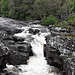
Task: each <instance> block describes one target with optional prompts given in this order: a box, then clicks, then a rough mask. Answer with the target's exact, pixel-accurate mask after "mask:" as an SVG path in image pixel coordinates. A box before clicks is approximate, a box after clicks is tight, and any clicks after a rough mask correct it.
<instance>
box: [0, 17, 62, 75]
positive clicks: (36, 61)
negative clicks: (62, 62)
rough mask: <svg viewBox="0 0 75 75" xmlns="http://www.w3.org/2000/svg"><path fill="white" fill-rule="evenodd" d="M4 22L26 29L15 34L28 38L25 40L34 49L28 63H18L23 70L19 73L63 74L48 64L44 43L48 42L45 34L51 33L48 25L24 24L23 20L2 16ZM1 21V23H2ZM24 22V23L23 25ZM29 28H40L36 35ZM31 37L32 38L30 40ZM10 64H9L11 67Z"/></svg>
mask: <svg viewBox="0 0 75 75" xmlns="http://www.w3.org/2000/svg"><path fill="white" fill-rule="evenodd" d="M0 21H1V23H2V24H6V25H13V26H16V25H20V26H21V27H19V28H21V29H24V31H23V32H22V33H18V34H15V35H14V36H19V37H23V38H26V40H25V41H24V42H29V43H30V44H31V46H32V51H33V53H34V56H31V57H30V59H29V60H28V61H27V62H28V64H27V65H18V68H19V69H21V70H22V71H19V75H61V74H60V73H57V68H55V67H53V66H50V65H48V64H47V60H46V59H45V57H44V51H43V50H44V44H46V41H45V36H46V35H48V34H50V32H49V30H48V29H47V28H46V27H43V26H41V25H40V24H31V25H28V26H23V25H24V24H26V23H24V22H23V21H16V20H12V19H6V18H0ZM1 23H0V24H1ZM21 24H22V25H21ZM17 27H18V26H17ZM29 28H32V29H38V30H40V32H39V33H37V34H36V35H34V34H31V33H29V31H28V30H29ZM29 38H32V40H30V39H29ZM9 66H10V65H8V68H9Z"/></svg>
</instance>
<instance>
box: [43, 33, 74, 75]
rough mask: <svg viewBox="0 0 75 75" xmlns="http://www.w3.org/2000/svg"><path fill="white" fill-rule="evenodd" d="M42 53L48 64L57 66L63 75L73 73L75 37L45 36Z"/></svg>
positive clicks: (72, 74) (71, 74)
mask: <svg viewBox="0 0 75 75" xmlns="http://www.w3.org/2000/svg"><path fill="white" fill-rule="evenodd" d="M46 43H47V44H46V45H45V46H44V55H45V57H46V59H47V62H48V64H49V65H52V66H55V67H58V68H59V69H60V70H61V71H62V73H63V75H74V74H75V65H74V63H75V54H74V53H75V39H74V38H68V37H64V36H61V35H57V34H56V35H53V34H51V35H48V36H46Z"/></svg>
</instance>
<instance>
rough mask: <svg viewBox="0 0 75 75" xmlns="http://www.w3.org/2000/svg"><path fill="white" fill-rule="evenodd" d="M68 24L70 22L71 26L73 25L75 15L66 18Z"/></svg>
mask: <svg viewBox="0 0 75 75" xmlns="http://www.w3.org/2000/svg"><path fill="white" fill-rule="evenodd" d="M67 21H68V22H69V23H70V24H72V25H73V26H75V15H73V16H70V17H69V18H68V20H67Z"/></svg>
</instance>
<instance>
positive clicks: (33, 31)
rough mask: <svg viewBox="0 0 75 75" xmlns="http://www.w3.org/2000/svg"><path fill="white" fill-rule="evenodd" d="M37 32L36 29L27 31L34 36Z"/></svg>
mask: <svg viewBox="0 0 75 75" xmlns="http://www.w3.org/2000/svg"><path fill="white" fill-rule="evenodd" d="M39 32H40V31H39V30H38V29H32V28H30V29H29V33H31V34H34V35H35V34H37V33H39Z"/></svg>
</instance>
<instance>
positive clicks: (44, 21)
mask: <svg viewBox="0 0 75 75" xmlns="http://www.w3.org/2000/svg"><path fill="white" fill-rule="evenodd" d="M55 23H57V19H56V17H54V16H53V15H50V16H49V17H47V18H43V19H42V24H43V25H53V24H55Z"/></svg>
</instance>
